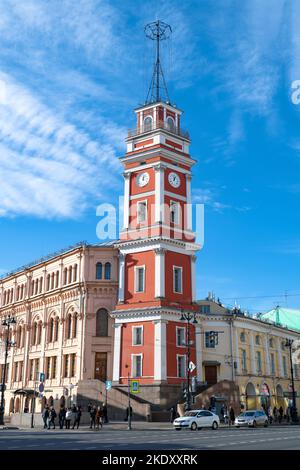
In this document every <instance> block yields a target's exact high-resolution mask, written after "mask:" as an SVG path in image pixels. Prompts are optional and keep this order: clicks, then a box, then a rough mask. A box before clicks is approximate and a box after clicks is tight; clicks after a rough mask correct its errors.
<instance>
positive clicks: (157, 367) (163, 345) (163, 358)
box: [154, 320, 167, 381]
mask: <svg viewBox="0 0 300 470" xmlns="http://www.w3.org/2000/svg"><path fill="white" fill-rule="evenodd" d="M154 380H159V381H162V380H167V325H166V322H165V321H164V320H158V321H155V322H154Z"/></svg>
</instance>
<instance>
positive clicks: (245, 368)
mask: <svg viewBox="0 0 300 470" xmlns="http://www.w3.org/2000/svg"><path fill="white" fill-rule="evenodd" d="M242 369H243V372H246V371H247V353H246V351H245V349H242Z"/></svg>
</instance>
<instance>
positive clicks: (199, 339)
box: [195, 323, 203, 382]
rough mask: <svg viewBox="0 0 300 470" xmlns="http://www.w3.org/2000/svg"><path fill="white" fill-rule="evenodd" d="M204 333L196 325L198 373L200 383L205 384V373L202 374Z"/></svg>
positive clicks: (199, 326)
mask: <svg viewBox="0 0 300 470" xmlns="http://www.w3.org/2000/svg"><path fill="white" fill-rule="evenodd" d="M201 333H202V331H201V325H200V324H199V323H198V324H196V336H195V337H196V340H195V341H196V367H197V369H196V372H197V380H198V382H203V373H202V334H201Z"/></svg>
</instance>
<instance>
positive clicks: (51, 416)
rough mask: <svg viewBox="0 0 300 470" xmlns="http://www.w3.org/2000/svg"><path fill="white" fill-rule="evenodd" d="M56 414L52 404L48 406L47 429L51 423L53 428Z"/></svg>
mask: <svg viewBox="0 0 300 470" xmlns="http://www.w3.org/2000/svg"><path fill="white" fill-rule="evenodd" d="M56 416H57V414H56V411H55V409H54V407H53V406H51V408H50V412H49V418H48V429H50V427H51V425H52V426H53V429H55V418H56Z"/></svg>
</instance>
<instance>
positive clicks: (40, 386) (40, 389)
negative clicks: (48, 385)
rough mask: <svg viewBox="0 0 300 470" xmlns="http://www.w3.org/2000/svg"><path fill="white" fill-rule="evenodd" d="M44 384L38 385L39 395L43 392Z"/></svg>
mask: <svg viewBox="0 0 300 470" xmlns="http://www.w3.org/2000/svg"><path fill="white" fill-rule="evenodd" d="M44 388H45V387H44V384H43V383H42V382H41V383H40V385H39V391H40V393H42V392H43V391H44Z"/></svg>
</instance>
